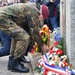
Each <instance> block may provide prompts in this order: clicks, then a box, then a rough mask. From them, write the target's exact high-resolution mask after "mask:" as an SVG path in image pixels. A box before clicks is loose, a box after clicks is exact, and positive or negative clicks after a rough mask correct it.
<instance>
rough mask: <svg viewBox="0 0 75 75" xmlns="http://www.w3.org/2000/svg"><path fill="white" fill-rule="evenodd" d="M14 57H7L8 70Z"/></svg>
mask: <svg viewBox="0 0 75 75" xmlns="http://www.w3.org/2000/svg"><path fill="white" fill-rule="evenodd" d="M13 58H14V56H9V61H8V70H10V69H11V64H12V60H13Z"/></svg>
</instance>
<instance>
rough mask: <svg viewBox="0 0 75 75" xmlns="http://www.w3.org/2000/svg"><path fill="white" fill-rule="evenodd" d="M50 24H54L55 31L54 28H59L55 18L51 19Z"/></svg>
mask: <svg viewBox="0 0 75 75" xmlns="http://www.w3.org/2000/svg"><path fill="white" fill-rule="evenodd" d="M50 22H51V24H52V30H54V28H57V27H58V25H57V21H56V19H55V17H50Z"/></svg>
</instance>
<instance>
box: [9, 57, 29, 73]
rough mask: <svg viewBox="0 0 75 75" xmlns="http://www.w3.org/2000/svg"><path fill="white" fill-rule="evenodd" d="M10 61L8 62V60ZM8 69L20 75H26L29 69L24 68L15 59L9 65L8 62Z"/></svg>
mask: <svg viewBox="0 0 75 75" xmlns="http://www.w3.org/2000/svg"><path fill="white" fill-rule="evenodd" d="M9 61H10V60H9ZM8 69H9V70H11V71H13V72H22V73H28V72H29V69H28V68H26V67H24V65H23V64H22V63H20V62H19V61H18V60H17V59H14V58H13V60H12V61H11V63H10V64H9V62H8Z"/></svg>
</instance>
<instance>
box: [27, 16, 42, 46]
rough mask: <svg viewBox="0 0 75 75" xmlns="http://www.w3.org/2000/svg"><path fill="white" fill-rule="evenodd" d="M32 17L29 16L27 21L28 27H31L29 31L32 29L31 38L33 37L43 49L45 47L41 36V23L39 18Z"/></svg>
mask: <svg viewBox="0 0 75 75" xmlns="http://www.w3.org/2000/svg"><path fill="white" fill-rule="evenodd" d="M35 17H36V16H34V17H32V16H31V15H27V21H28V25H29V29H30V36H31V37H33V39H34V40H35V41H36V42H37V44H38V45H39V46H40V47H42V46H43V41H42V38H41V36H40V35H39V31H40V29H39V27H38V24H39V21H38V19H37V18H38V17H36V18H35Z"/></svg>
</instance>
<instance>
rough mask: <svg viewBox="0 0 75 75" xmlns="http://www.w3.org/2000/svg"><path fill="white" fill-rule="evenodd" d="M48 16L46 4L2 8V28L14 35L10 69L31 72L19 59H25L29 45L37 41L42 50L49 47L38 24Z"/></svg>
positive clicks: (0, 9) (0, 26)
mask: <svg viewBox="0 0 75 75" xmlns="http://www.w3.org/2000/svg"><path fill="white" fill-rule="evenodd" d="M36 7H37V8H36ZM48 16H49V10H48V8H47V7H46V6H45V5H41V6H40V5H39V4H38V5H37V4H32V3H26V4H25V3H19V4H14V5H10V6H6V7H3V8H0V30H2V31H3V32H5V33H6V34H8V35H9V36H11V37H12V43H11V49H10V56H9V61H8V69H9V70H11V71H17V72H25V73H27V72H29V69H28V68H26V67H24V65H23V63H21V61H19V59H23V55H24V54H25V52H26V49H27V47H28V45H29V46H30V47H32V46H33V45H34V43H35V41H36V42H37V43H38V45H39V46H40V48H41V49H42V50H43V49H44V50H46V49H47V46H45V45H44V44H43V42H42V38H41V36H40V35H39V30H40V29H39V27H38V25H39V21H43V20H44V19H47V18H48Z"/></svg>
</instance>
